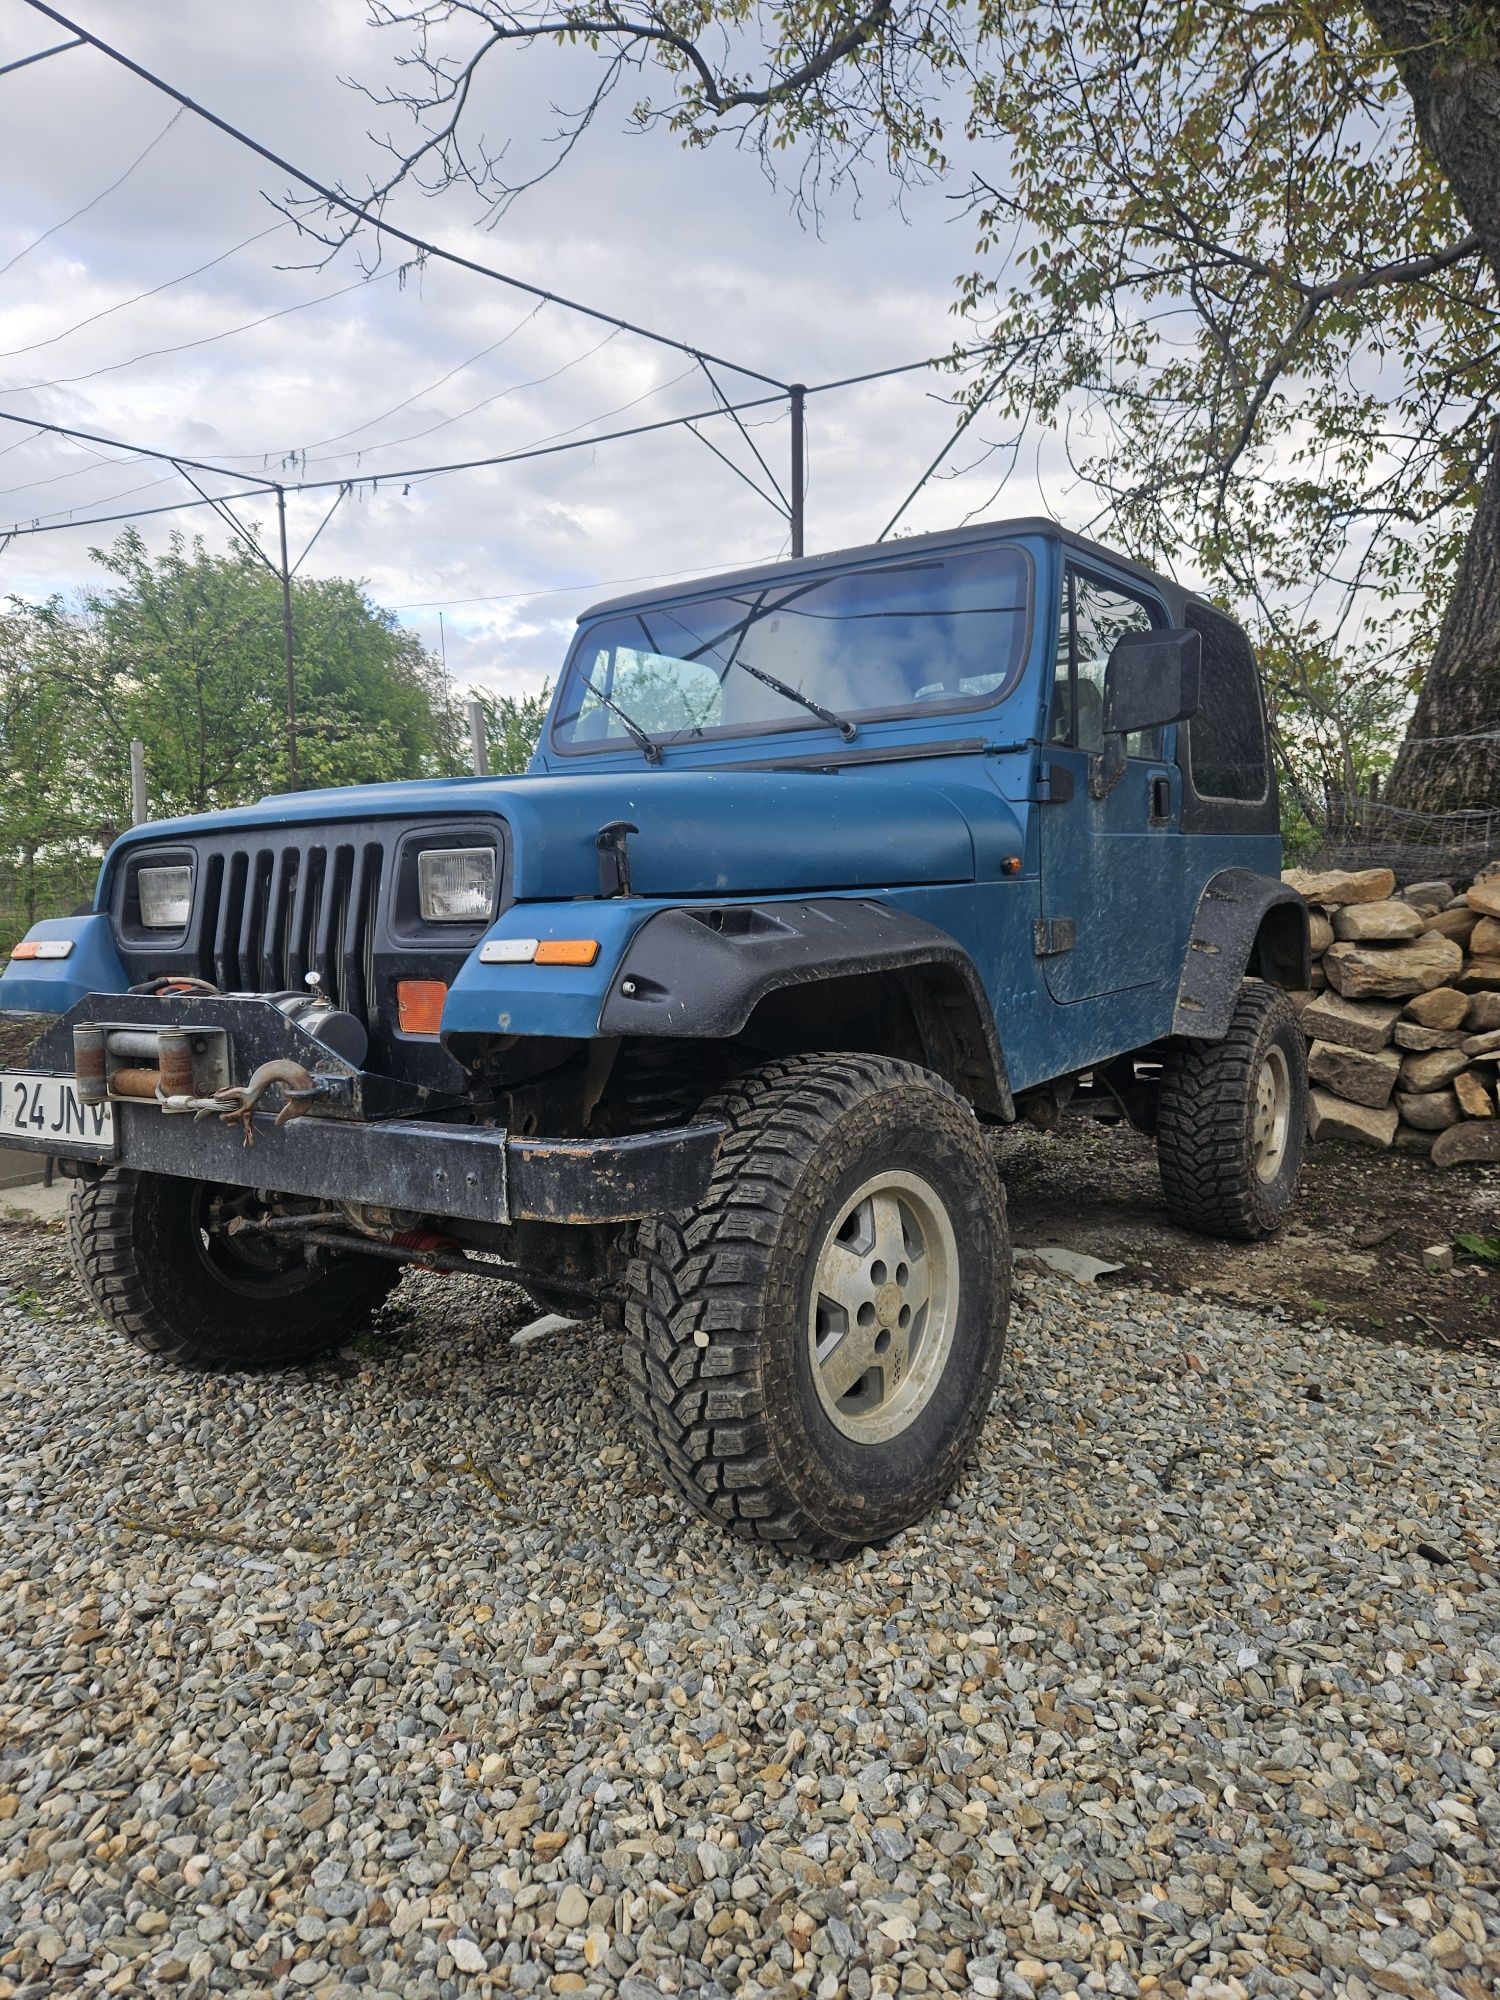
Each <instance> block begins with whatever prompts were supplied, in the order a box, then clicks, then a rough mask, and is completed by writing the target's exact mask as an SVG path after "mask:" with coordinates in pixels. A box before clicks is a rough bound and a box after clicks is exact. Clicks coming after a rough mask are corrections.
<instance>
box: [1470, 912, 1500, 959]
mask: <svg viewBox="0 0 1500 2000" xmlns="http://www.w3.org/2000/svg"><path fill="white" fill-rule="evenodd" d="M1469 950H1470V951H1471V952H1473V954H1474V956H1475V957H1476V958H1500V917H1481V918H1480V919H1479V922H1478V923H1477V924H1475V926H1474V928H1473V930H1472V931H1471V932H1470V934H1469Z"/></svg>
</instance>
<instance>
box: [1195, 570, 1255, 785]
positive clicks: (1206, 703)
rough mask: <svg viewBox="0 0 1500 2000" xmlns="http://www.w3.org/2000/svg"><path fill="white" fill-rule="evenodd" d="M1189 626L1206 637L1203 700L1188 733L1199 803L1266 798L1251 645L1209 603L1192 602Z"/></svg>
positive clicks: (1233, 623)
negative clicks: (1203, 800)
mask: <svg viewBox="0 0 1500 2000" xmlns="http://www.w3.org/2000/svg"><path fill="white" fill-rule="evenodd" d="M1187 622H1188V624H1189V626H1190V627H1192V628H1193V629H1195V630H1196V631H1198V632H1201V633H1202V634H1203V699H1202V705H1201V707H1200V708H1199V710H1198V713H1197V714H1196V715H1195V716H1194V717H1193V719H1192V721H1191V722H1190V723H1189V724H1188V731H1187V735H1188V757H1189V761H1190V764H1191V767H1192V778H1193V789H1194V791H1195V792H1196V793H1197V794H1198V796H1199V798H1200V799H1243V800H1246V801H1254V800H1259V799H1263V798H1264V797H1265V795H1266V785H1267V783H1268V781H1269V775H1270V774H1269V771H1268V768H1267V760H1266V723H1265V711H1264V709H1263V707H1262V704H1261V691H1260V675H1259V673H1258V672H1257V671H1256V666H1255V655H1254V653H1252V652H1251V650H1250V641H1249V640H1248V639H1247V638H1246V637H1245V634H1244V633H1243V632H1242V631H1241V630H1240V628H1239V626H1238V625H1236V624H1235V622H1234V620H1233V619H1231V618H1226V617H1224V616H1223V614H1222V613H1221V612H1218V611H1211V610H1210V609H1209V607H1208V606H1207V605H1206V604H1191V603H1190V604H1189V605H1188V607H1187Z"/></svg>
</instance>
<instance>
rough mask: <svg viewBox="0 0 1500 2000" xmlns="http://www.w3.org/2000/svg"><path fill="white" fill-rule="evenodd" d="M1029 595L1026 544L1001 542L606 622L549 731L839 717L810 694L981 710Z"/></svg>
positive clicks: (851, 704) (1011, 655)
mask: <svg viewBox="0 0 1500 2000" xmlns="http://www.w3.org/2000/svg"><path fill="white" fill-rule="evenodd" d="M1029 594H1030V564H1029V563H1028V561H1027V559H1026V557H1025V555H1023V554H1022V552H1021V551H1020V550H1019V549H1015V548H1007V547H996V548H988V549H981V550H978V551H975V552H972V553H966V554H963V555H951V556H939V557H933V558H928V559H924V560H922V561H917V562H892V563H883V564H881V565H880V566H879V567H878V568H873V569H865V570H845V571H843V572H841V573H839V574H837V575H832V576H815V577H798V578H793V579H790V580H787V581H785V582H781V581H777V582H769V583H758V584H753V585H747V586H745V588H744V589H742V590H737V591H734V592H732V593H729V594H727V595H725V596H722V597H711V598H699V599H696V600H694V601H692V602H683V603H675V604H671V603H669V604H653V605H648V606H646V607H644V608H643V609H642V610H639V611H631V612H625V613H621V614H620V615H619V616H617V617H614V618H605V619H601V620H600V621H599V622H598V623H597V624H595V625H590V626H588V627H587V628H586V629H585V630H584V631H583V632H582V633H580V635H579V638H578V641H577V644H576V645H575V646H574V649H573V653H572V656H571V658H570V660H569V662H568V666H567V669H566V672H565V674H564V679H563V687H562V693H561V695H560V696H559V699H558V706H557V713H556V717H555V720H554V722H553V726H552V737H553V741H554V743H556V744H557V746H558V747H559V748H560V749H564V750H572V751H583V750H593V749H608V748H612V747H615V746H623V747H625V748H629V747H631V744H632V733H631V731H632V725H633V726H634V728H635V729H636V730H637V731H639V732H641V733H643V734H644V735H645V736H647V737H649V738H650V739H651V740H652V742H653V743H656V742H665V743H671V742H676V741H680V740H688V741H696V740H697V739H698V738H700V737H708V736H717V735H729V734H746V733H751V732H759V731H762V730H766V729H777V728H786V727H788V726H791V725H796V726H799V727H801V728H804V729H806V728H828V727H831V726H832V723H830V722H828V721H824V720H823V719H821V718H820V717H819V716H817V715H815V714H810V713H809V707H808V704H809V703H816V704H817V707H818V708H819V709H821V710H824V711H827V712H828V714H829V715H830V716H831V717H833V718H836V719H837V720H841V721H843V722H845V723H846V724H847V723H851V722H853V723H857V722H860V721H867V720H872V719H874V718H876V717H878V716H886V715H915V714H923V713H926V712H927V711H929V710H942V709H954V708H974V707H979V706H982V705H984V704H987V703H989V702H992V701H994V700H996V699H997V698H998V697H999V696H1000V695H1002V694H1005V693H1008V692H1009V691H1010V688H1011V687H1012V685H1013V684H1014V682H1015V679H1016V677H1017V675H1018V673H1019V671H1020V667H1021V660H1022V654H1023V650H1024V647H1025V643H1026V630H1027V614H1028V609H1029ZM762 676H764V678H762ZM771 681H780V682H782V683H783V684H784V687H785V688H786V689H787V690H795V693H796V694H797V695H798V696H800V697H801V699H800V700H797V699H793V698H792V696H791V695H790V694H789V693H784V692H782V691H781V690H780V689H778V688H776V687H773V686H771V685H770V684H769V683H770V682H771ZM845 733H846V734H847V733H848V730H847V728H846V731H845Z"/></svg>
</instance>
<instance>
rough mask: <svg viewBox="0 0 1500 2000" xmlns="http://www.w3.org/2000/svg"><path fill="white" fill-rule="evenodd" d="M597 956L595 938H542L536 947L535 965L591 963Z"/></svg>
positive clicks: (597, 942)
mask: <svg viewBox="0 0 1500 2000" xmlns="http://www.w3.org/2000/svg"><path fill="white" fill-rule="evenodd" d="M598 956H599V940H598V939H597V938H543V939H542V941H541V943H540V944H538V946H537V948H536V959H535V961H534V962H535V963H536V964H537V965H592V964H593V962H594V960H595V959H596V958H597V957H598Z"/></svg>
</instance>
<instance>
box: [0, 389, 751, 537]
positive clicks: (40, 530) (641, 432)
mask: <svg viewBox="0 0 1500 2000" xmlns="http://www.w3.org/2000/svg"><path fill="white" fill-rule="evenodd" d="M785 400H786V398H785V397H784V396H755V397H752V398H750V399H749V400H748V401H746V402H742V403H734V404H730V405H729V406H728V407H727V408H723V407H721V408H716V409H712V410H694V411H691V412H689V413H688V414H687V415H686V416H681V417H663V418H661V419H659V420H658V421H657V422H655V423H649V424H633V425H631V427H630V428H629V429H628V430H621V431H604V432H601V433H600V434H599V435H598V436H596V437H585V438H565V439H564V440H563V441H562V442H560V443H543V444H537V445H528V446H526V447H524V448H523V449H522V450H519V451H506V452H495V453H491V454H490V455H489V456H487V457H483V458H464V459H454V460H450V461H447V462H445V463H443V464H440V465H417V466H405V467H402V468H400V469H398V470H394V471H390V472H371V473H366V474H364V475H363V476H358V475H356V476H355V477H352V478H351V477H348V476H345V477H343V478H340V479H307V480H299V481H295V482H292V483H284V482H282V481H280V480H263V481H262V482H261V483H260V484H259V485H258V486H252V487H249V488H247V489H245V490H244V491H243V492H236V493H223V494H216V495H215V496H213V498H212V499H209V498H207V497H205V498H204V499H201V500H183V501H179V502H177V503H175V504H174V505H169V506H165V507H143V508H138V509H135V510H133V511H132V512H130V513H126V514H101V515H96V516H94V517H92V518H89V519H86V520H82V521H60V522H46V521H43V522H39V523H38V524H37V525H35V526H32V525H29V524H28V525H23V524H21V523H19V522H18V523H17V524H16V525H15V526H14V527H12V528H9V529H0V534H10V535H53V534H58V533H60V532H62V531H64V530H66V529H68V528H98V527H108V526H110V525H111V524H113V523H114V522H116V521H134V520H138V519H144V518H146V517H147V516H148V515H152V514H173V513H179V512H181V513H185V512H187V511H188V510H189V509H190V508H194V507H204V506H218V505H220V504H221V503H223V502H225V501H229V500H245V499H252V498H255V497H257V496H260V497H264V496H268V495H270V494H273V493H292V494H296V493H327V492H330V491H331V490H332V489H333V488H335V487H339V488H343V489H344V490H346V491H349V492H352V491H353V490H354V489H355V488H356V487H359V486H367V487H369V489H370V490H371V491H372V492H374V491H375V490H377V489H378V488H379V487H381V486H392V485H397V484H402V485H404V484H408V483H409V482H410V481H412V480H415V479H429V478H433V477H435V476H436V475H437V474H438V473H443V472H474V471H479V470H481V469H483V468H484V467H486V466H491V465H516V464H519V463H521V462H522V461H524V460H527V459H533V458H551V457H553V456H554V455H555V454H556V453H558V452H564V451H584V450H587V449H588V448H589V447H591V446H593V445H600V444H615V443H618V442H619V441H620V440H621V439H622V438H633V437H645V436H647V435H649V434H650V433H652V432H656V431H668V430H676V429H679V428H681V427H684V426H687V425H690V424H698V423H707V422H708V421H709V419H710V418H713V417H723V416H726V415H733V414H734V412H735V411H738V410H758V409H763V408H764V407H765V405H766V404H768V403H781V402H784V401H785ZM0 420H3V421H5V422H8V423H20V424H26V423H32V422H34V419H33V418H30V417H17V416H13V415H11V414H10V413H9V412H8V411H4V410H0ZM40 428H42V429H44V430H48V431H54V432H56V433H58V434H59V435H61V436H64V437H82V438H87V439H88V440H89V441H90V442H92V443H95V444H112V445H114V447H115V448H116V450H119V451H132V450H139V451H140V452H141V454H142V456H144V457H147V458H157V459H162V460H164V461H165V462H166V463H167V464H169V465H175V466H178V467H179V468H181V467H183V466H192V468H193V469H194V471H197V472H210V473H215V474H217V475H218V476H219V477H221V478H229V479H233V478H236V477H240V476H243V475H237V474H235V473H232V472H227V471H226V470H225V468H224V467H223V466H216V465H204V464H203V463H202V462H201V461H199V460H197V459H192V458H183V457H179V456H177V455H174V454H173V453H171V452H164V451H154V450H149V449H147V448H145V447H142V446H132V445H127V444H124V443H122V442H121V441H120V440H119V439H117V438H99V437H95V436H94V435H93V434H92V433H90V432H83V431H78V432H73V431H70V430H68V428H67V426H66V425H64V424H45V425H42V426H40ZM199 491H200V492H201V491H202V489H201V488H199Z"/></svg>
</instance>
